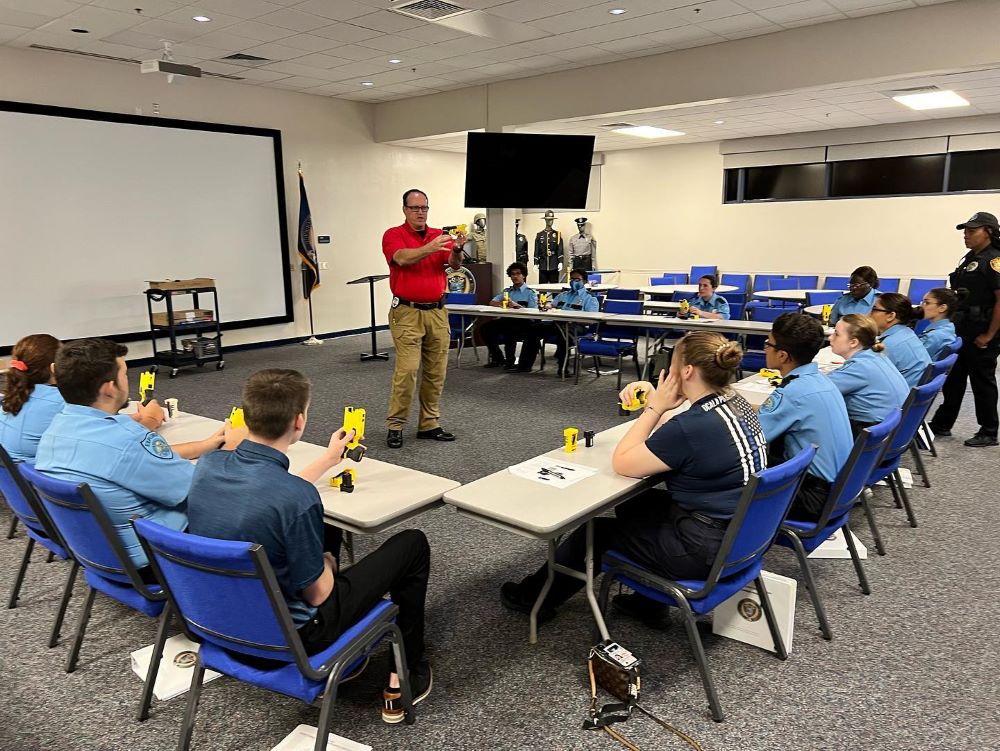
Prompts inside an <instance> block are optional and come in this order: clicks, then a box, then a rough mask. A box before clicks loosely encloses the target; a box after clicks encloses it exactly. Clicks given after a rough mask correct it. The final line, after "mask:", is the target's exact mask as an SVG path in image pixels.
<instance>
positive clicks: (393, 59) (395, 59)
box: [389, 57, 403, 65]
mask: <svg viewBox="0 0 1000 751" xmlns="http://www.w3.org/2000/svg"><path fill="white" fill-rule="evenodd" d="M401 62H403V61H402V60H400V59H399V58H398V57H394V58H392V59H391V60H390V61H389V65H399V64H400V63H401Z"/></svg>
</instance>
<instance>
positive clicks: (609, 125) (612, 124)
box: [601, 123, 635, 130]
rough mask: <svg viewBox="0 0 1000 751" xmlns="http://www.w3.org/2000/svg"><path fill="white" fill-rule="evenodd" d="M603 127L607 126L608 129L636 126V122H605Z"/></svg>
mask: <svg viewBox="0 0 1000 751" xmlns="http://www.w3.org/2000/svg"><path fill="white" fill-rule="evenodd" d="M601 127H602V128H607V129H608V130H615V129H616V128H634V127H635V123H604V125H602V126H601Z"/></svg>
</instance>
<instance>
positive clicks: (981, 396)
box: [931, 211, 1000, 447]
mask: <svg viewBox="0 0 1000 751" xmlns="http://www.w3.org/2000/svg"><path fill="white" fill-rule="evenodd" d="M956 229H960V230H964V232H965V247H966V248H968V249H969V252H968V253H966V254H965V257H964V258H963V259H962V261H961V263H959V265H958V268H956V269H955V270H954V271H953V272H952V273H951V276H950V280H951V288H952V289H953V290H955V292H956V293H957V294H958V299H959V303H958V312H957V313H956V314H955V316H954V317H953V321H954V323H955V331H956V333H957V334H958V335H959V336H960V337H962V341H963V344H962V349H961V350H959V353H958V362H956V363H955V367H954V368H952V371H951V373H949V375H948V379H947V380H946V381H945V384H944V389H943V391H942V393H943V394H944V402H943V403H942V404H941V406H940V407H938V409H937V412H936V413H935V414H934V418H933V419H932V420H931V430H933V431H934V432H935V433H936V434H937V435H945V436H947V435H951V427H952V426H953V425H954V424H955V420H956V418H957V417H958V411H959V408H960V407H961V406H962V397H963V396H965V383H966V379H968V380H969V381H970V382H971V384H972V396H973V398H974V399H975V402H976V420H977V421H978V422H979V432H978V433H976V435H974V436H973V437H972V438H970V439H969V440H967V441H966V442H965V445H966V446H973V447H982V446H996V445H997V428H998V426H1000V421H998V419H997V355H998V354H1000V224H998V222H997V218H996V217H995V216H993V214H987V213H986V212H985V211H979V212H977V213H975V214H973V215H972V218H971V219H969V221H967V222H965V223H964V224H959V225H958V226H957V227H956Z"/></svg>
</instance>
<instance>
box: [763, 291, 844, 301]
mask: <svg viewBox="0 0 1000 751" xmlns="http://www.w3.org/2000/svg"><path fill="white" fill-rule="evenodd" d="M810 292H837V293H840V290H835V289H775V290H771V291H767V290H764V291H761V292H754V293H753V296H754V297H763V298H764V299H765V300H791V301H792V302H805V301H806V295H807V294H808V293H810Z"/></svg>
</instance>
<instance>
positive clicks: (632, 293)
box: [606, 288, 639, 300]
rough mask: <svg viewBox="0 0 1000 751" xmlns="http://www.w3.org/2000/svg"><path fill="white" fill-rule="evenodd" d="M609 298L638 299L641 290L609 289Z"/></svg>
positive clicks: (607, 296)
mask: <svg viewBox="0 0 1000 751" xmlns="http://www.w3.org/2000/svg"><path fill="white" fill-rule="evenodd" d="M606 299H608V300H638V299H639V290H637V289H622V288H616V289H609V290H608V294H607V295H606Z"/></svg>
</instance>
